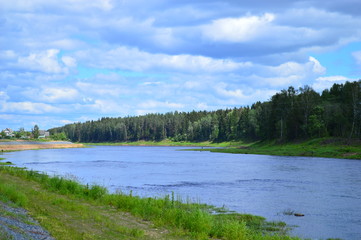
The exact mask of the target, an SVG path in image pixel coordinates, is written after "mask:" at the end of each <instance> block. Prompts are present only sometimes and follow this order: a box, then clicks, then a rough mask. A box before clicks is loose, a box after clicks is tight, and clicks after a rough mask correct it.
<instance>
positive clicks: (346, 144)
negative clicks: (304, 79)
mask: <svg viewBox="0 0 361 240" xmlns="http://www.w3.org/2000/svg"><path fill="white" fill-rule="evenodd" d="M208 151H211V152H222V153H240V154H263V155H279V156H307V157H326V158H346V159H361V141H358V140H352V141H350V140H348V139H332V138H318V139H313V140H308V141H302V142H291V143H277V142H275V141H272V142H257V143H253V144H249V145H241V146H238V147H230V148H226V149H210V150H208Z"/></svg>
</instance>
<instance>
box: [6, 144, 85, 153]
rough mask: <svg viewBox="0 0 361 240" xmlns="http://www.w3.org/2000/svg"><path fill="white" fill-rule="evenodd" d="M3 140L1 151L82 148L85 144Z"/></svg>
mask: <svg viewBox="0 0 361 240" xmlns="http://www.w3.org/2000/svg"><path fill="white" fill-rule="evenodd" d="M4 143H5V142H2V143H1V144H0V151H1V150H3V151H15V150H32V149H54V148H82V147H84V145H83V144H78V143H64V142H60V143H56V142H44V143H39V142H34V143H31V142H24V144H22V143H21V142H14V143H15V144H11V143H12V142H6V144H4Z"/></svg>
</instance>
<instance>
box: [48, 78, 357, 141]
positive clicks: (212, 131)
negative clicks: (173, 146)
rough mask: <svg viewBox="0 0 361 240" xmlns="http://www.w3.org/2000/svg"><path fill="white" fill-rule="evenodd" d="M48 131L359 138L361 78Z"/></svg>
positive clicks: (90, 137) (117, 136)
mask: <svg viewBox="0 0 361 240" xmlns="http://www.w3.org/2000/svg"><path fill="white" fill-rule="evenodd" d="M49 131H50V133H51V134H60V133H61V134H65V135H66V136H67V137H68V138H69V139H70V140H71V141H78V142H123V141H138V140H151V141H160V140H163V139H171V140H173V141H213V142H222V141H231V140H271V139H278V140H284V141H290V140H295V139H309V138H316V137H325V136H330V137H343V138H361V80H359V81H354V82H346V83H344V84H334V85H333V86H332V87H331V88H330V89H325V90H324V91H323V92H322V93H321V94H320V93H317V92H316V91H314V90H313V89H312V88H311V87H309V86H305V87H302V88H299V89H295V88H294V87H289V88H288V89H284V90H282V91H280V92H278V93H276V94H275V95H273V96H272V97H271V99H270V100H269V101H265V102H256V103H254V104H253V105H252V106H247V107H239V108H233V109H223V110H217V111H192V112H177V111H175V112H170V113H165V114H147V115H144V116H135V117H119V118H108V117H104V118H101V119H99V120H97V121H87V122H84V123H80V122H79V123H73V124H68V125H65V126H63V127H58V128H53V129H50V130H49Z"/></svg>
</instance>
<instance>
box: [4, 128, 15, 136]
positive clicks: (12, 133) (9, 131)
mask: <svg viewBox="0 0 361 240" xmlns="http://www.w3.org/2000/svg"><path fill="white" fill-rule="evenodd" d="M3 132H4V133H5V136H6V137H14V136H15V134H14V131H13V130H11V129H10V128H6V129H5V130H3Z"/></svg>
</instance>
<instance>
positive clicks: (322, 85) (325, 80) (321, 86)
mask: <svg viewBox="0 0 361 240" xmlns="http://www.w3.org/2000/svg"><path fill="white" fill-rule="evenodd" d="M346 81H349V82H352V81H357V79H352V78H348V77H345V76H326V77H318V78H317V79H316V81H315V82H314V83H313V84H312V88H313V89H315V90H316V91H323V90H325V89H328V88H330V87H332V85H333V84H335V83H338V84H340V83H344V82H346Z"/></svg>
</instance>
